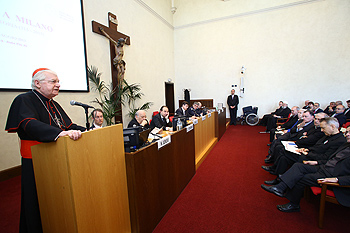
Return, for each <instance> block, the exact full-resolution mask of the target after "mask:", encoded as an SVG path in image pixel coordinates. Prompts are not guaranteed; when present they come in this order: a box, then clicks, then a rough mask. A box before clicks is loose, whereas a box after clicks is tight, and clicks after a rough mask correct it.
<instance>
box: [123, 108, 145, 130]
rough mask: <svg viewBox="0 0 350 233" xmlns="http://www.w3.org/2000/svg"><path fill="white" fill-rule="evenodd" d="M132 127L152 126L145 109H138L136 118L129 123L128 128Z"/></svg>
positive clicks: (143, 127)
mask: <svg viewBox="0 0 350 233" xmlns="http://www.w3.org/2000/svg"><path fill="white" fill-rule="evenodd" d="M132 127H141V128H142V129H143V130H145V129H149V128H150V125H149V123H148V120H147V116H146V112H145V111H144V110H138V111H137V112H136V113H135V117H134V119H132V120H131V121H130V122H129V124H128V128H132Z"/></svg>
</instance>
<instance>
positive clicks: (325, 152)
mask: <svg viewBox="0 0 350 233" xmlns="http://www.w3.org/2000/svg"><path fill="white" fill-rule="evenodd" d="M320 127H321V129H322V131H323V132H324V136H323V137H322V138H320V139H319V140H318V141H317V142H316V144H315V145H314V146H312V147H310V148H309V149H307V148H300V147H299V149H298V150H297V152H299V153H300V155H298V154H295V153H293V152H289V151H286V150H285V148H282V149H280V150H279V154H278V155H277V158H276V160H275V162H274V164H273V165H272V166H262V168H263V169H264V170H266V171H269V172H270V173H273V174H275V175H277V176H278V175H281V174H283V173H284V172H286V171H287V170H288V168H289V167H290V166H291V165H293V164H294V163H295V162H298V161H299V162H302V161H304V160H315V161H318V160H327V159H328V158H329V156H330V155H332V154H333V153H334V152H335V151H336V150H337V149H338V148H339V147H340V146H341V145H343V144H344V143H345V142H346V140H345V137H344V135H343V134H342V133H341V132H339V130H338V128H339V123H338V120H337V119H336V118H334V117H328V118H324V119H322V120H321V122H320ZM277 182H278V180H277V178H276V179H275V180H272V181H266V182H265V183H266V184H276V183H277Z"/></svg>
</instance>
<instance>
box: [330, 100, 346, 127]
mask: <svg viewBox="0 0 350 233" xmlns="http://www.w3.org/2000/svg"><path fill="white" fill-rule="evenodd" d="M344 111H345V107H344V106H343V105H341V104H339V105H337V106H336V107H335V113H333V115H332V117H335V118H337V119H338V122H339V126H340V127H341V126H342V125H343V124H344V123H345V122H346V116H345V115H344Z"/></svg>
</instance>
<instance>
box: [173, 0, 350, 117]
mask: <svg viewBox="0 0 350 233" xmlns="http://www.w3.org/2000/svg"><path fill="white" fill-rule="evenodd" d="M262 2H263V3H264V4H261V3H262ZM305 2H307V1H272V0H271V1H258V0H256V1H253V0H251V1H243V0H242V1H238V0H236V1H227V2H223V1H209V0H192V1H187V0H177V1H176V5H177V7H178V10H177V12H176V14H175V16H174V24H175V31H174V38H175V76H176V84H177V87H179V88H177V90H176V95H177V97H178V98H182V97H183V93H182V91H181V89H182V88H190V89H191V90H192V92H191V98H193V99H195V98H213V99H214V104H217V103H219V102H221V103H225V102H226V98H227V95H228V94H229V93H230V89H231V85H232V84H240V76H241V75H240V68H241V67H242V65H245V67H246V68H247V70H246V74H245V90H246V91H245V97H244V98H243V99H240V106H239V108H240V109H241V108H242V107H244V106H248V105H253V106H258V107H259V115H260V116H262V115H263V114H265V113H266V112H270V111H272V110H274V109H275V108H276V106H277V102H278V101H279V100H286V101H288V102H289V105H290V106H293V105H299V106H302V104H303V102H304V100H305V99H310V100H313V101H316V102H320V103H321V106H323V107H325V106H326V105H327V104H328V103H329V102H330V101H333V100H343V101H345V100H347V99H350V96H349V94H348V90H349V88H350V84H349V82H348V79H349V77H348V74H349V72H350V65H349V64H350V43H349V39H350V30H348V28H349V25H350V17H349V16H350V1H346V0H335V1H331V0H320V1H313V2H309V3H305ZM248 3H249V4H248ZM301 3H303V4H301ZM277 4H278V5H277ZM236 6H240V8H239V10H237V9H236V8H235V7H236ZM220 12H223V13H222V15H221V16H220ZM244 12H245V13H244ZM220 17H223V18H220ZM237 90H238V89H237V88H236V92H237ZM239 115H240V113H239Z"/></svg>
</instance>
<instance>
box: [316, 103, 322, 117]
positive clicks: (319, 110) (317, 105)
mask: <svg viewBox="0 0 350 233" xmlns="http://www.w3.org/2000/svg"><path fill="white" fill-rule="evenodd" d="M321 112H323V110H322V109H321V108H320V103H317V102H316V103H315V104H314V114H317V113H321Z"/></svg>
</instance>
